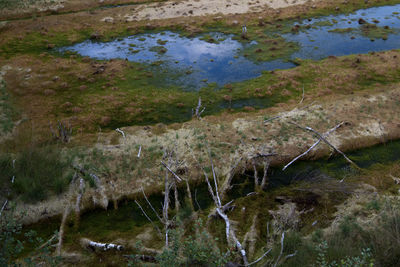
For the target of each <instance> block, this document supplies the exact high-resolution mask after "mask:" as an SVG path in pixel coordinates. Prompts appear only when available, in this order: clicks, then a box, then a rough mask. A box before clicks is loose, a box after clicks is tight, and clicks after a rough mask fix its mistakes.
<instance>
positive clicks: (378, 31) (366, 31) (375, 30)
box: [329, 24, 398, 40]
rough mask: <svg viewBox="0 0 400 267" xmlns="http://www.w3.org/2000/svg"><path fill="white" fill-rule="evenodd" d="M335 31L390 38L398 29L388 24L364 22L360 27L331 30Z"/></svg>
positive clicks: (368, 36) (376, 37) (374, 37)
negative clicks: (378, 24) (380, 24)
mask: <svg viewBox="0 0 400 267" xmlns="http://www.w3.org/2000/svg"><path fill="white" fill-rule="evenodd" d="M329 32H334V33H354V34H359V35H361V36H363V37H367V38H370V39H384V40H386V39H387V38H388V35H389V34H395V33H397V32H398V31H397V30H394V29H391V28H389V27H387V26H385V27H380V26H377V25H375V24H363V25H361V26H360V27H359V28H341V29H334V30H330V31H329Z"/></svg>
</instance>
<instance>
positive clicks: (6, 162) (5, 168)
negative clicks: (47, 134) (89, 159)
mask: <svg viewBox="0 0 400 267" xmlns="http://www.w3.org/2000/svg"><path fill="white" fill-rule="evenodd" d="M14 159H15V163H14V164H13V160H14ZM70 161H71V159H68V158H66V157H64V156H63V154H62V153H61V151H60V150H59V149H58V147H50V146H47V147H41V148H40V147H31V148H28V149H26V150H24V151H22V152H20V153H19V154H17V155H16V156H14V157H13V156H12V155H11V154H2V155H0V184H1V186H2V188H3V190H4V189H7V190H9V191H10V192H11V193H12V195H13V196H14V197H18V198H21V199H22V200H23V201H25V202H37V201H41V200H44V199H46V198H47V197H49V196H50V195H51V194H60V193H62V192H63V191H64V190H65V189H66V188H67V186H68V183H69V181H70V179H71V177H72V176H71V173H70V172H69V166H70ZM12 177H15V179H14V183H12V182H11V181H12Z"/></svg>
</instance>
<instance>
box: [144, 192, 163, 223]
mask: <svg viewBox="0 0 400 267" xmlns="http://www.w3.org/2000/svg"><path fill="white" fill-rule="evenodd" d="M141 189H142V193H143V196H144V199H145V200H146V202H147V204H149V206H150V208H151V209H152V210H153V212H154V214H155V215H156V216H157V218H158V219H159V220H160V222H162V221H163V220H162V219H161V217H160V216H159V215H158V213H157V212H156V210H155V209H154V207H153V205H151V203H150V201H149V199H148V198H147V196H146V194H145V193H144V190H143V187H142V188H141Z"/></svg>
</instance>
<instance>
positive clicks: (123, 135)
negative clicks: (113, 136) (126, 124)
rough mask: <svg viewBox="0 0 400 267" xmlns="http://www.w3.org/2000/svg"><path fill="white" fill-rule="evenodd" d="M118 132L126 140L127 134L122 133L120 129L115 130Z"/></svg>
mask: <svg viewBox="0 0 400 267" xmlns="http://www.w3.org/2000/svg"><path fill="white" fill-rule="evenodd" d="M115 130H116V131H117V132H119V133H120V134H122V137H124V139H125V133H124V131H122V130H121V129H120V128H117V129H115Z"/></svg>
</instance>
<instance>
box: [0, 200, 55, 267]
mask: <svg viewBox="0 0 400 267" xmlns="http://www.w3.org/2000/svg"><path fill="white" fill-rule="evenodd" d="M9 205H10V206H11V209H10V210H9V211H5V212H3V213H2V216H1V217H0V266H56V265H57V264H58V263H59V262H60V258H59V257H55V256H52V252H51V251H50V248H51V246H52V245H53V243H52V242H54V240H53V241H47V242H44V240H43V239H41V238H40V237H38V236H37V234H36V232H34V231H29V232H27V233H25V234H24V235H22V234H21V229H22V225H21V224H20V223H18V222H17V221H16V220H15V214H14V210H15V208H14V206H13V204H12V203H9ZM54 234H55V235H57V233H54ZM56 240H57V239H55V241H56ZM28 243H29V244H30V245H31V246H33V247H36V250H34V253H32V254H30V255H27V256H25V257H24V258H23V259H19V256H20V254H21V252H23V250H24V245H26V244H28ZM22 261H23V262H24V263H25V264H23V265H22V264H21V263H22Z"/></svg>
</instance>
